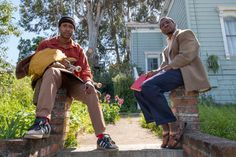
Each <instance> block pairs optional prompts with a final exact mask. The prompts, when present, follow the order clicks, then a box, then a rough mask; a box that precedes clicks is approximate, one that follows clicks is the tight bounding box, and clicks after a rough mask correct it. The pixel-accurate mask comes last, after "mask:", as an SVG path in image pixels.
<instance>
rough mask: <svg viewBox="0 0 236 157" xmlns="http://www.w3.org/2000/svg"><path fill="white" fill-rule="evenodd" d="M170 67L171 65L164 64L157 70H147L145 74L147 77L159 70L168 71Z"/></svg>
mask: <svg viewBox="0 0 236 157" xmlns="http://www.w3.org/2000/svg"><path fill="white" fill-rule="evenodd" d="M170 69H172V67H171V66H170V65H169V64H168V65H165V66H164V67H162V68H159V69H157V70H152V71H148V72H147V73H146V75H147V77H152V76H154V75H156V74H157V73H159V72H161V71H168V70H170Z"/></svg>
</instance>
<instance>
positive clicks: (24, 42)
mask: <svg viewBox="0 0 236 157" xmlns="http://www.w3.org/2000/svg"><path fill="white" fill-rule="evenodd" d="M43 39H44V37H41V36H37V37H35V38H33V39H32V40H30V39H23V38H20V41H19V45H18V46H17V48H18V49H19V51H20V53H19V57H18V62H19V61H21V60H22V59H24V58H25V57H27V56H29V55H31V54H32V53H33V52H34V51H35V50H36V48H37V46H38V44H39V42H40V41H42V40H43Z"/></svg>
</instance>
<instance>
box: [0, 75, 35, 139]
mask: <svg viewBox="0 0 236 157" xmlns="http://www.w3.org/2000/svg"><path fill="white" fill-rule="evenodd" d="M6 79H9V81H10V82H7V80H6ZM1 81H3V82H4V84H3V83H2V84H1V89H0V90H1V93H0V119H1V123H0V139H6V138H20V137H22V136H23V134H24V133H25V132H26V131H27V129H28V128H29V127H30V125H31V124H32V122H33V120H34V111H35V106H34V105H32V89H31V87H30V83H29V82H30V80H29V79H28V78H26V79H22V80H16V79H15V78H14V76H12V75H5V76H4V75H1Z"/></svg>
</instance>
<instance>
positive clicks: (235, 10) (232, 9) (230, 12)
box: [217, 6, 236, 59]
mask: <svg viewBox="0 0 236 157" xmlns="http://www.w3.org/2000/svg"><path fill="white" fill-rule="evenodd" d="M217 10H218V12H219V17H220V25H221V32H222V36H223V41H224V49H225V56H226V59H230V52H229V48H228V43H227V39H226V32H225V24H224V17H227V16H235V17H236V6H218V8H217Z"/></svg>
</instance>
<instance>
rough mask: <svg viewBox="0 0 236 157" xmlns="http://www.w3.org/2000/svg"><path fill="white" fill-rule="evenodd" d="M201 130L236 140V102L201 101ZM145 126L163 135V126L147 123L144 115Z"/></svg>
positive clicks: (142, 122) (143, 124) (142, 119)
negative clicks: (226, 103)
mask: <svg viewBox="0 0 236 157" xmlns="http://www.w3.org/2000/svg"><path fill="white" fill-rule="evenodd" d="M198 108H199V117H200V131H201V132H203V133H206V134H210V135H213V136H218V137H222V138H226V139H229V140H235V141H236V116H235V115H236V104H234V105H233V104H228V105H223V104H221V105H220V104H216V103H214V101H212V100H210V99H204V100H200V101H199V105H198ZM140 123H141V126H142V127H143V128H147V129H150V130H151V131H152V132H153V133H154V134H155V135H157V136H159V137H161V135H162V128H161V127H160V126H158V127H157V126H156V124H155V123H150V124H146V122H145V119H144V117H143V116H142V117H141V119H140Z"/></svg>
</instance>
